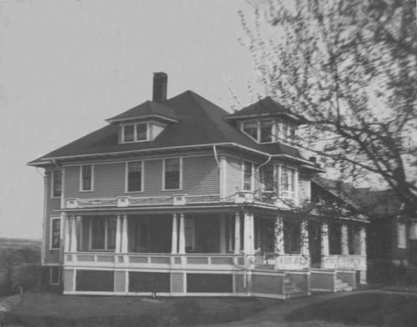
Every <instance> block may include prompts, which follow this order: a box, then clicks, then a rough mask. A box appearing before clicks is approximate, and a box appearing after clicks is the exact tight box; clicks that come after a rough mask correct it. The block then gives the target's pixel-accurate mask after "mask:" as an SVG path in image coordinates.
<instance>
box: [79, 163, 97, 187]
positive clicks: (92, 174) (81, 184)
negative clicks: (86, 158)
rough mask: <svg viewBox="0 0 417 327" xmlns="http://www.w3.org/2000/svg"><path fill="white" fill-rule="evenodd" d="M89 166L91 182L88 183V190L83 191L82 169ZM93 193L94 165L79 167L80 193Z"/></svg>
mask: <svg viewBox="0 0 417 327" xmlns="http://www.w3.org/2000/svg"><path fill="white" fill-rule="evenodd" d="M85 166H91V182H90V189H89V190H84V188H83V187H84V183H83V180H84V178H83V167H85ZM93 191H94V165H93V164H85V165H80V192H93Z"/></svg>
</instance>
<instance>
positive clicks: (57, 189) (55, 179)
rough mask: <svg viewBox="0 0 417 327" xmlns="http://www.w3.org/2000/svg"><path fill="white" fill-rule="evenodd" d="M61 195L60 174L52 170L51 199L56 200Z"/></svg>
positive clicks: (59, 171)
mask: <svg viewBox="0 0 417 327" xmlns="http://www.w3.org/2000/svg"><path fill="white" fill-rule="evenodd" d="M61 194H62V172H61V170H54V171H53V172H52V197H54V198H58V197H60V196H61Z"/></svg>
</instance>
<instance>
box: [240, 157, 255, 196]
mask: <svg viewBox="0 0 417 327" xmlns="http://www.w3.org/2000/svg"><path fill="white" fill-rule="evenodd" d="M245 163H249V164H250V167H251V168H250V171H251V176H250V189H249V190H246V189H245V173H246V171H245ZM254 168H255V165H254V163H253V162H251V161H248V160H242V190H243V192H253V190H254V187H255V169H254Z"/></svg>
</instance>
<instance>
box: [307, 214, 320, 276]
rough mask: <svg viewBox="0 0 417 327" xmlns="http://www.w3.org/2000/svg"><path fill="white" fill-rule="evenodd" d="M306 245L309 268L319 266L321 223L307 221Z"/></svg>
mask: <svg viewBox="0 0 417 327" xmlns="http://www.w3.org/2000/svg"><path fill="white" fill-rule="evenodd" d="M307 228H308V245H309V249H310V259H311V268H320V266H321V223H320V222H317V221H309V222H308V227H307Z"/></svg>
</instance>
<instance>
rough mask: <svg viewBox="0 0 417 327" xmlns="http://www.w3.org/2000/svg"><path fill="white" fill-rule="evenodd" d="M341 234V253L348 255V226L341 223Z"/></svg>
mask: <svg viewBox="0 0 417 327" xmlns="http://www.w3.org/2000/svg"><path fill="white" fill-rule="evenodd" d="M341 236H342V238H341V242H342V255H349V243H348V226H347V225H345V224H343V225H342V227H341Z"/></svg>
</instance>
